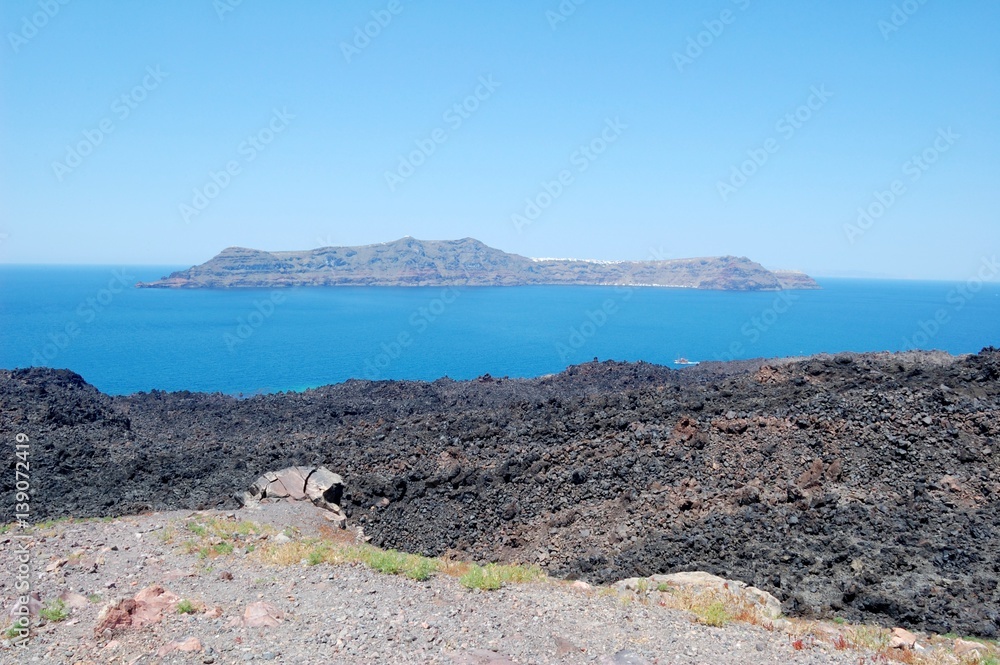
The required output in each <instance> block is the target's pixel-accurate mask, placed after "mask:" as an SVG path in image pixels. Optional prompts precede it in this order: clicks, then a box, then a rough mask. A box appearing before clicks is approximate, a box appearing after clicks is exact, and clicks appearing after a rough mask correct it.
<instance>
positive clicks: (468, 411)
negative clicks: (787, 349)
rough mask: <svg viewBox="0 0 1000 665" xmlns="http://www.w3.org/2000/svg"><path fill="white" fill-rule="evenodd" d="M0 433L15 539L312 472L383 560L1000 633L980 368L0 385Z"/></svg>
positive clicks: (997, 379) (990, 445)
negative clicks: (694, 588)
mask: <svg viewBox="0 0 1000 665" xmlns="http://www.w3.org/2000/svg"><path fill="white" fill-rule="evenodd" d="M0 433H2V437H3V440H4V441H6V442H8V443H9V444H11V445H9V446H8V447H7V449H8V453H9V454H8V460H9V462H8V463H7V465H6V467H7V469H8V470H7V472H6V473H4V475H3V480H2V482H0V490H2V492H3V496H5V497H11V496H12V495H13V492H14V484H15V473H14V468H15V457H14V453H13V445H12V444H13V442H14V440H15V435H16V434H17V433H23V434H25V435H27V436H28V437H29V439H30V442H31V448H30V467H31V488H32V489H31V491H32V501H31V510H32V517H31V519H32V520H40V519H47V518H55V517H63V516H77V517H93V516H108V515H110V516H117V515H125V514H132V513H140V512H145V511H149V510H170V509H179V508H185V509H187V508H190V509H203V508H225V507H235V506H237V505H238V497H239V496H241V495H242V493H243V492H244V491H245V490H247V489H248V488H249V486H250V484H251V483H252V482H253V481H254V480H255V479H256V478H257V477H258V476H260V475H261V474H262V473H264V472H266V471H269V470H273V469H280V468H283V467H287V466H294V465H324V466H326V467H328V468H329V469H331V470H333V471H334V472H336V473H339V474H340V475H342V476H343V478H344V483H345V488H344V495H343V498H342V506H343V508H344V510H345V511H346V513H347V515H348V520H347V525H348V528H358V527H362V528H363V529H364V533H365V534H366V535H367V536H368V537H370V538H371V541H372V542H373V543H374V544H376V545H380V546H384V547H392V548H397V549H401V550H406V551H410V552H418V553H423V554H428V555H454V556H456V557H460V558H471V559H475V560H477V561H503V562H524V563H534V564H538V565H541V566H542V567H543V568H545V569H546V570H547V571H548V572H549V573H550V574H552V575H554V576H559V577H565V578H579V579H583V580H586V581H589V582H592V583H610V582H613V581H615V580H618V579H622V578H626V577H631V576H636V575H649V574H652V573H662V572H675V571H683V570H705V571H708V572H711V573H714V574H717V575H721V576H723V577H727V578H735V579H739V580H743V581H745V582H747V583H749V584H752V585H755V586H757V587H760V588H762V589H764V590H766V591H769V592H770V593H772V594H774V595H775V596H777V597H778V598H779V599H780V600H781V601H782V604H783V610H784V612H785V613H786V614H789V615H793V616H805V617H810V616H816V617H825V618H830V617H835V616H840V617H844V618H846V619H849V620H852V621H866V622H876V623H880V624H885V625H890V624H895V625H903V626H908V627H913V628H918V629H921V630H928V631H934V632H940V633H945V632H955V633H959V634H971V635H980V636H984V637H996V636H997V635H998V634H1000V583H998V578H1000V500H998V497H1000V439H998V437H1000V351H998V350H995V349H993V348H988V349H984V350H983V351H982V352H980V353H979V354H976V355H970V356H961V357H953V356H949V355H947V354H943V353H922V352H921V353H918V352H910V353H905V354H842V355H836V356H817V357H812V358H805V359H795V360H768V361H745V362H734V363H704V364H702V365H699V366H697V367H690V368H685V369H683V370H680V371H678V370H673V369H670V368H666V367H660V366H656V365H650V364H645V363H638V364H631V363H615V362H593V363H587V364H584V365H579V366H575V367H572V368H570V369H569V370H567V371H566V372H564V373H561V374H558V375H553V376H547V377H541V378H537V379H530V380H521V379H518V380H511V379H507V378H502V379H500V378H493V377H489V376H485V377H480V378H479V379H476V380H473V381H464V382H456V381H452V380H449V379H441V380H438V381H435V382H433V383H421V382H376V383H373V382H368V381H348V382H346V383H343V384H338V385H332V386H326V387H323V388H320V389H316V390H310V391H307V392H305V393H284V394H275V395H263V396H256V397H252V398H249V399H237V398H234V397H229V396H224V395H221V394H199V393H187V392H179V393H164V392H157V391H154V392H152V393H140V394H136V395H131V396H122V397H111V396H107V395H104V394H102V393H100V392H99V391H98V390H96V389H95V388H94V387H92V386H90V385H88V384H87V383H86V382H85V381H84V379H83V378H82V377H80V376H79V375H76V374H74V373H72V372H69V371H65V370H47V369H37V368H35V369H28V370H14V371H10V370H3V371H0ZM11 519H13V518H12V517H11ZM7 521H10V520H7Z"/></svg>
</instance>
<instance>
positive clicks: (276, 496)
mask: <svg viewBox="0 0 1000 665" xmlns="http://www.w3.org/2000/svg"><path fill="white" fill-rule="evenodd" d="M343 494H344V479H343V478H341V477H340V476H339V475H338V474H336V473H334V472H332V471H330V470H329V469H327V468H326V467H325V466H320V467H315V466H291V467H288V468H285V469H281V470H280V471H268V472H267V473H265V474H264V475H262V476H260V477H259V478H257V480H255V481H254V483H253V485H251V486H250V491H248V492H243V493H242V494H239V495H238V496H237V500H238V501H239V502H240V503H242V504H243V505H252V504H253V503H254V502H260V501H266V500H269V499H270V500H281V499H285V500H291V501H311V502H312V503H313V505H316V506H319V507H320V508H323V509H325V510H329V511H331V512H332V513H333V514H334V516H335V517H334V518H333V519H332V520H331V521H336V522H338V523H339V525H340V526H341V528H343V527H344V524H345V521H346V519H347V516H346V515H345V514H344V512H343V510H342V509H341V507H340V500H341V497H342V496H343Z"/></svg>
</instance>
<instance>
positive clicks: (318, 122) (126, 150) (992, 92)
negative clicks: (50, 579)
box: [0, 0, 1000, 279]
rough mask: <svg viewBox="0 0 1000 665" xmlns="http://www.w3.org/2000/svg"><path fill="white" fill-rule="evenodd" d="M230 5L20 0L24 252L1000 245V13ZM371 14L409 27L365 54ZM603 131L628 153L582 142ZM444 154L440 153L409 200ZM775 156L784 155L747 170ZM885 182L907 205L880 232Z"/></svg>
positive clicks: (871, 1)
mask: <svg viewBox="0 0 1000 665" xmlns="http://www.w3.org/2000/svg"><path fill="white" fill-rule="evenodd" d="M64 1H65V0H64ZM227 2H228V3H235V2H236V0H218V1H217V2H214V3H213V1H212V0H185V1H184V2H161V3H152V2H131V3H126V2H110V1H100V0H93V1H90V0H88V1H84V0H72V1H69V2H67V4H59V2H58V0H43V1H42V2H39V0H33V1H32V0H5V1H4V2H3V3H2V4H0V21H2V28H3V30H2V32H3V36H4V43H3V44H2V47H0V54H2V55H0V86H2V89H0V234H2V235H0V262H7V263H111V264H123V263H128V264H135V263H155V264H193V263H200V262H202V261H204V260H207V259H208V258H210V257H211V256H212V255H214V254H215V253H216V252H218V251H219V250H221V249H222V248H224V247H226V246H230V245H242V246H250V247H257V248H261V249H272V250H279V249H305V248H311V247H316V246H320V245H328V244H336V245H349V244H365V243H372V242H381V241H386V240H391V239H395V238H398V237H401V236H404V235H412V236H416V237H418V238H424V239H444V238H458V237H464V236H473V237H476V238H478V239H480V240H482V241H484V242H486V243H488V244H490V245H493V246H496V247H499V248H502V249H504V250H507V251H512V252H517V253H520V254H524V255H527V256H557V257H580V258H597V259H643V258H650V257H651V256H654V255H659V256H662V257H664V258H667V257H685V256H706V255H721V254H737V255H746V256H749V257H751V258H753V259H755V260H758V261H760V262H761V263H763V264H764V265H765V266H767V267H770V268H799V269H803V270H806V271H809V272H811V273H813V274H818V275H832V274H848V273H855V274H875V275H886V276H895V277H913V278H940V279H965V278H968V277H971V276H972V275H974V274H975V272H976V271H977V270H978V268H979V266H980V264H981V260H982V259H983V257H989V256H992V255H993V254H995V253H997V252H998V251H1000V224H998V221H1000V219H998V213H1000V160H998V158H997V156H998V155H1000V122H998V118H1000V48H998V47H997V35H998V34H1000V4H998V3H996V2H994V1H991V0H979V1H972V0H968V1H962V0H957V1H955V2H949V3H945V2H941V1H940V0H926V1H925V2H924V3H923V4H921V2H920V0H908V2H907V3H903V2H899V1H898V0H895V1H890V0H866V1H864V2H862V1H860V0H850V1H848V2H838V3H793V2H781V3H778V2H763V1H760V0H712V1H709V2H698V3H693V2H692V3H689V2H684V3H682V2H653V1H648V2H631V3H612V2H607V1H606V0H587V1H586V2H584V3H583V4H581V5H579V6H576V7H575V10H574V11H573V12H572V14H570V15H569V16H566V17H564V18H565V19H566V20H564V21H559V22H556V21H555V20H554V19H553V17H554V16H556V14H554V13H555V12H558V11H559V6H560V5H559V2H558V0H547V1H545V0H540V1H537V2H535V1H522V2H511V3H500V2H492V3H486V2H468V1H467V0H466V1H464V2H459V1H457V0H455V1H438V2H429V1H427V0H396V2H390V1H389V0H375V1H364V2H360V1H359V2H318V1H317V2H307V1H305V0H299V1H293V2H282V3H279V2H276V1H274V2H267V1H264V0H255V1H251V0H244V1H243V2H242V3H240V4H238V5H237V6H235V7H232V8H231V9H232V11H225V12H223V11H221V9H220V8H225V7H226V6H227V5H226V4H225V3H227ZM563 4H564V6H574V5H573V4H572V0H567V2H564V3H563ZM894 5H895V7H897V8H902V6H903V5H906V7H905V9H908V10H909V11H910V12H911V13H910V14H906V13H905V12H904V13H902V14H897V15H896V16H895V17H893V12H894ZM45 7H48V11H49V13H51V14H53V15H52V16H51V17H49V16H46V15H45V14H44V12H45ZM54 8H57V11H56V10H55V9H54ZM393 9H395V10H396V12H395V13H393V12H392V10H393ZM372 12H376V14H378V13H379V12H381V13H382V15H381V16H382V20H383V22H385V19H386V17H387V16H391V21H389V22H388V24H387V25H385V26H384V27H381V28H379V30H378V34H377V36H375V37H373V38H371V39H370V41H369V43H367V45H365V43H364V42H363V41H359V42H358V43H359V44H361V46H363V48H361V47H358V46H353V45H352V48H353V49H356V50H353V51H351V52H349V53H348V54H347V55H346V56H345V49H344V46H343V44H351V43H352V42H353V41H354V39H355V35H356V29H360V30H364V27H365V24H366V23H369V22H371V21H373V20H374V19H373V17H372ZM547 12H552V13H549V14H547ZM724 12H728V13H724ZM567 13H568V12H567ZM904 17H905V22H904V21H903V18H904ZM560 18H563V17H560ZM894 18H895V22H896V24H893V23H892V21H893V19H894ZM716 21H717V22H716ZM706 22H707V25H706ZM713 22H715V23H713ZM880 22H882V23H881V27H880ZM38 25H40V26H41V27H38ZM897 27H898V29H896V28H897ZM374 28H375V26H374V25H373V26H369V29H370V30H371V32H376V30H375V29H374ZM713 30H714V32H715V33H717V34H712V32H713ZM689 40H692V41H690V42H689ZM699 40H700V41H701V42H702V44H703V46H702V47H701V52H700V53H699V52H698V48H696V47H690V44H692V43H696V42H697V41H699ZM689 48H690V50H689V51H688V52H687V54H686V55H685V51H686V50H687V49H689ZM676 54H681V55H684V57H689V56H693V57H690V60H689V61H678V57H677V55H676ZM348 56H349V57H348ZM348 60H350V61H348ZM157 68H158V71H159V72H161V73H162V74H160V75H157V76H153V75H151V74H150V73H149V72H151V71H152V72H156V71H157ZM481 80H486V81H490V80H492V81H493V82H495V84H498V85H496V87H493V84H491V86H490V87H484V86H483V84H482V83H480V81H481ZM137 86H138V87H137ZM816 90H819V91H820V92H821V93H822V94H820V95H818V96H817V95H816V94H815V92H814V91H816ZM477 91H478V92H479V95H480V97H482V98H483V99H481V100H475V102H472V101H470V102H469V105H470V106H478V108H475V110H474V111H471V112H468V113H466V112H464V111H463V113H464V114H465V115H466V116H467V117H462V116H460V115H458V114H457V113H456V112H455V111H454V110H451V109H453V106H454V105H455V104H462V103H463V101H464V100H466V98H467V97H468V96H469V95H474V94H475V93H476V92H477ZM828 93H829V94H830V95H832V96H827V94H828ZM123 95H125V100H124V101H123V100H122V96H123ZM810 101H811V102H812V105H813V107H814V108H813V109H808V107H806V108H800V107H802V106H803V105H804V104H808V103H809V102H810ZM275 110H277V111H278V112H282V113H283V112H287V113H288V114H291V115H292V116H293V117H290V118H289V117H287V116H284V117H283V116H280V115H279V116H275ZM450 110H451V111H450ZM796 111H798V113H799V114H800V119H804V120H802V121H801V122H800V121H796V124H797V125H798V127H794V126H792V125H791V124H789V123H787V122H786V121H783V118H785V115H786V114H788V113H793V114H794V113H795V112H796ZM126 113H127V115H126ZM609 122H610V123H612V124H614V123H616V122H617V123H618V125H617V128H614V129H613V128H612V126H611V125H609V124H608V123H609ZM783 123H784V124H783ZM269 124H273V127H274V128H276V129H280V131H275V132H273V133H272V135H271V136H268V132H271V131H272V130H271V129H270V128H269ZM102 126H103V127H105V128H111V130H112V131H111V132H110V133H106V132H103V131H101V128H102ZM436 129H440V130H441V131H439V132H437V134H435V133H434V131H435V130H436ZM949 131H950V134H949ZM98 132H100V133H101V134H103V138H101V140H100V141H99V142H98V141H97V139H96V137H97V136H98ZM262 132H263V135H262V136H261V137H260V140H258V145H260V146H261V149H260V150H258V149H257V148H255V147H253V146H252V144H251V143H244V142H245V141H247V138H248V137H250V136H258V135H260V134H261V133H262ZM602 132H604V134H605V138H613V139H614V141H613V142H610V143H607V144H605V147H606V149H605V150H604V152H603V153H601V154H600V155H594V154H593V153H592V155H593V158H588V157H586V156H584V155H583V153H580V152H577V151H578V150H579V148H580V146H585V145H588V144H591V142H592V141H597V148H600V147H601V141H603V140H604V139H601V138H600V137H601V135H602ZM435 136H436V137H437V138H438V139H441V138H444V141H443V142H441V143H434V137H435ZM88 137H89V138H88ZM268 138H272V139H273V140H272V141H271V142H270V143H267V144H266V145H264V144H263V143H262V141H263V140H266V139H268ZM255 140H257V139H255ZM418 141H421V142H424V144H425V146H426V145H427V142H428V141H430V142H431V143H434V145H435V149H434V151H433V153H432V154H430V155H429V156H426V158H423V159H421V158H422V157H423V156H422V155H417V159H416V160H414V161H422V162H423V163H422V164H420V165H419V166H418V167H416V168H415V169H414V172H413V173H412V175H408V176H407V177H405V178H402V177H401V178H400V179H399V180H396V181H395V183H394V186H393V187H390V184H389V183H388V182H387V178H386V173H387V172H389V173H396V175H397V176H399V175H400V172H399V171H398V170H397V169H398V168H399V162H400V155H404V156H405V155H408V154H409V153H411V152H412V151H414V150H416V149H417V142H418ZM935 141H937V143H936V144H935ZM81 142H83V143H84V145H83V147H82V152H89V154H87V155H85V156H82V157H80V159H79V160H78V161H77V160H76V159H75V158H74V157H73V156H72V155H68V154H67V149H68V147H70V148H72V147H74V146H78V145H79V144H80V143H81ZM768 148H770V150H771V152H768ZM74 149H75V148H74ZM748 151H756V154H757V156H758V160H759V161H762V160H761V156H762V154H763V155H766V157H767V160H766V161H765V162H764V163H763V164H761V165H760V166H757V165H756V164H753V163H752V162H751V163H748V164H747V165H746V167H745V170H746V171H755V172H753V173H752V175H750V176H749V177H748V178H747V179H746V181H745V182H740V181H739V179H736V180H731V177H732V173H733V169H734V168H739V167H740V165H741V163H742V162H744V161H745V160H747V159H751V157H750V154H751V153H750V152H748ZM925 151H927V156H928V158H933V160H934V162H933V163H932V164H930V163H925V164H923V167H921V166H919V165H917V164H916V163H914V162H909V161H908V160H910V159H911V157H913V156H914V155H918V156H919V155H921V153H925ZM251 156H252V157H253V159H251ZM229 162H234V163H235V167H236V169H238V172H236V173H235V175H232V176H231V177H229V182H228V184H227V186H225V187H224V188H222V189H220V190H215V189H214V185H213V184H212V180H211V178H210V172H213V171H214V172H219V171H222V170H224V169H225V168H226V165H227V163H229ZM59 164H62V166H59ZM584 166H586V169H585V170H584V169H583V167H584ZM561 171H567V172H568V173H566V174H564V176H568V177H567V179H566V184H565V185H564V186H563V188H562V192H561V193H560V194H559V195H558V196H557V197H555V198H554V200H552V201H551V204H550V205H548V207H547V208H546V209H545V210H543V211H542V212H541V214H540V215H538V216H537V218H536V219H534V220H530V222H531V223H529V224H525V225H522V226H521V228H520V229H518V228H515V224H514V222H513V221H512V215H515V214H521V215H524V214H525V211H526V210H525V209H526V205H527V204H526V203H525V199H526V198H530V199H538V198H539V197H540V199H541V201H540V202H541V203H547V201H546V196H547V194H545V189H544V188H543V186H542V182H543V181H553V180H557V179H558V176H559V174H560V172H561ZM404 172H405V170H404ZM918 176H919V177H918ZM219 178H220V179H221V180H220V181H223V182H224V181H225V180H226V178H225V177H222V176H219ZM894 181H898V182H896V183H895V185H896V188H897V193H896V194H893V193H892V188H893V183H894ZM720 182H722V183H728V185H729V186H731V187H732V189H728V188H727V187H722V189H724V190H726V191H725V192H723V193H720ZM734 183H735V185H738V186H735V185H734ZM206 187H207V188H208V193H209V194H216V196H214V198H212V199H211V201H209V202H208V205H207V207H204V209H203V210H201V211H198V214H197V215H190V214H189V215H188V216H187V217H188V221H187V222H185V219H184V216H185V215H184V213H183V209H182V208H181V206H182V205H186V206H191V209H192V210H193V209H194V208H195V206H194V204H195V203H197V202H198V201H196V197H195V195H194V190H195V189H196V188H197V189H199V190H201V191H203V192H204V191H205V189H206ZM550 188H551V186H550ZM553 191H555V190H553ZM876 191H879V192H888V194H884V195H881V198H882V199H883V203H884V202H888V201H889V200H890V198H894V200H892V201H891V203H886V204H885V206H884V212H883V213H882V214H881V216H879V217H878V218H877V219H874V218H873V219H872V221H871V222H870V223H869V222H863V224H864V226H861V225H858V212H857V210H858V208H859V207H864V208H871V209H872V210H873V211H874V212H876V213H877V212H879V208H880V206H882V205H883V203H880V202H879V201H878V197H876V196H875V192H876ZM201 203H202V204H204V202H201ZM528 212H531V211H528ZM525 219H527V217H526V218H525ZM849 224H853V225H855V226H854V229H853V231H852V230H850V229H845V225H849ZM857 231H860V233H857ZM848 236H850V237H851V239H853V242H851V241H850V239H849V237H848Z"/></svg>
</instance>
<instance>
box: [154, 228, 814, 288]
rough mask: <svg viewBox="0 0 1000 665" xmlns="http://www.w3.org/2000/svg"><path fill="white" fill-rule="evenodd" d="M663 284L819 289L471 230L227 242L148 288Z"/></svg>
mask: <svg viewBox="0 0 1000 665" xmlns="http://www.w3.org/2000/svg"><path fill="white" fill-rule="evenodd" d="M535 284H575V285H632V286H666V287H682V288H694V289H717V290H727V291H776V290H779V289H785V288H796V289H816V288H819V285H817V284H816V282H815V281H813V279H812V278H811V277H809V276H808V275H805V274H803V273H794V272H771V271H769V270H767V269H765V268H764V267H763V266H761V265H760V264H759V263H755V262H754V261H751V260H750V259H748V258H746V257H734V256H722V257H709V258H694V259H671V260H665V261H586V260H579V259H530V258H527V257H524V256H519V255H517V254H509V253H507V252H504V251H502V250H499V249H495V248H493V247H489V246H487V245H485V244H483V243H481V242H479V241H478V240H475V239H473V238H463V239H461V240H433V241H425V240H417V239H416V238H410V237H406V238H401V239H400V240H396V241H394V242H387V243H380V244H377V245H363V246H359V247H322V248H320V249H313V250H306V251H298V252H265V251H261V250H256V249H247V248H243V247H230V248H228V249H225V250H223V251H222V252H221V253H219V254H218V255H217V256H216V257H215V258H213V259H211V260H210V261H208V262H206V263H203V264H201V265H199V266H194V267H192V268H189V269H187V270H181V271H178V272H175V273H172V274H170V275H169V276H167V277H164V278H162V279H159V280H156V281H154V282H140V283H139V284H137V286H139V287H144V288H236V287H261V288H273V287H285V286H451V285H455V286H525V285H535Z"/></svg>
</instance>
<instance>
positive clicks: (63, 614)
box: [38, 600, 69, 623]
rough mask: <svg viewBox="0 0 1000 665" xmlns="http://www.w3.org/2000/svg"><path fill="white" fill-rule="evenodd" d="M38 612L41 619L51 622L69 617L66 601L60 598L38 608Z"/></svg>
mask: <svg viewBox="0 0 1000 665" xmlns="http://www.w3.org/2000/svg"><path fill="white" fill-rule="evenodd" d="M38 613H39V614H40V615H41V617H42V618H43V619H45V620H46V621H51V622H52V623H57V622H59V621H63V620H65V619H67V618H68V617H69V612H68V611H67V610H66V603H64V602H63V601H61V600H54V601H52V602H51V603H49V604H48V605H46V606H45V607H43V608H42V609H40V610H39V611H38Z"/></svg>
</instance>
